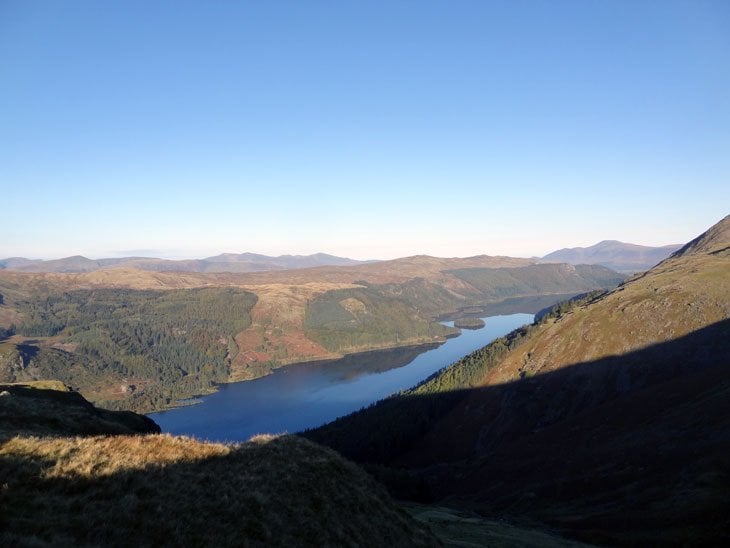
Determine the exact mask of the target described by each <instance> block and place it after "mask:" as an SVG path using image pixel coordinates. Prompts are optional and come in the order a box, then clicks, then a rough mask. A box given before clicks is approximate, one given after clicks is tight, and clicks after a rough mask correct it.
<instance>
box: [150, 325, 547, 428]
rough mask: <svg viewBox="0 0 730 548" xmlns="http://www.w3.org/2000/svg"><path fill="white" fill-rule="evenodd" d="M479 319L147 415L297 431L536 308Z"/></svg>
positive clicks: (420, 373)
mask: <svg viewBox="0 0 730 548" xmlns="http://www.w3.org/2000/svg"><path fill="white" fill-rule="evenodd" d="M483 319H484V321H485V324H486V325H485V326H484V327H482V328H481V329H475V330H467V329H464V330H462V333H461V335H459V336H458V337H455V338H452V339H448V340H447V341H446V342H445V343H443V344H441V345H439V346H435V345H430V346H417V347H408V348H398V349H394V350H383V351H377V352H367V353H363V354H354V355H350V356H346V357H344V358H342V359H339V360H328V361H321V362H309V363H302V364H296V365H290V366H287V367H283V368H281V369H277V370H275V371H274V373H272V374H271V375H269V376H267V377H263V378H260V379H256V380H253V381H246V382H239V383H233V384H225V385H221V386H220V390H219V391H218V392H216V393H215V394H211V395H209V396H203V397H201V398H200V400H201V403H199V404H197V405H190V406H187V407H180V408H177V409H170V410H168V411H161V412H159V413H151V414H150V415H149V416H150V417H151V418H152V419H153V420H154V421H155V422H156V423H157V424H159V425H160V427H161V428H162V431H163V432H169V433H172V434H184V435H189V436H195V437H196V438H200V439H207V440H212V441H244V440H247V439H248V438H250V437H251V436H253V435H255V434H261V433H266V432H270V433H280V432H292V433H293V432H299V431H301V430H304V429H305V428H312V427H315V426H319V425H321V424H324V423H326V422H329V421H331V420H333V419H336V418H337V417H340V416H342V415H346V414H348V413H351V412H352V411H356V410H357V409H360V408H361V407H364V406H367V405H370V404H371V403H373V402H375V401H377V400H380V399H382V398H384V397H386V396H388V395H390V394H393V393H395V392H398V391H400V390H404V389H406V388H410V387H412V386H414V385H416V384H418V383H419V382H420V381H422V380H423V379H425V378H426V377H428V376H429V375H431V374H432V373H434V372H436V371H438V370H439V369H441V368H442V367H445V366H447V365H449V364H451V363H453V362H455V361H457V360H459V359H460V358H462V357H463V356H465V355H467V354H469V353H470V352H473V351H474V350H476V349H477V348H480V347H482V346H484V345H486V344H488V343H490V342H491V341H492V340H494V339H495V338H497V337H501V336H502V335H505V334H507V333H509V332H510V331H512V330H513V329H515V328H517V327H519V326H521V325H524V324H526V323H530V322H532V319H533V315H532V314H510V315H504V316H489V317H486V318H483ZM446 325H453V323H450V322H446Z"/></svg>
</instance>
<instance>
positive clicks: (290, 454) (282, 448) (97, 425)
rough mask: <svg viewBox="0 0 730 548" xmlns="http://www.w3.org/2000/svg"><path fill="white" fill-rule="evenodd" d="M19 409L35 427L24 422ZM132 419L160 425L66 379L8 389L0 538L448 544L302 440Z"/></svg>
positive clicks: (0, 437) (3, 397)
mask: <svg viewBox="0 0 730 548" xmlns="http://www.w3.org/2000/svg"><path fill="white" fill-rule="evenodd" d="M54 388H61V389H62V390H61V391H57V390H55V389H54ZM23 418H25V419H26V421H25V422H28V423H32V424H35V425H38V428H26V427H23V428H21V429H20V430H19V429H18V428H17V423H20V422H23V420H22V419H23ZM135 421H137V422H138V423H140V424H142V423H144V424H146V425H148V427H147V428H146V429H147V430H151V429H153V428H152V427H154V426H156V425H154V423H152V421H150V420H149V419H146V418H145V417H140V416H135V415H134V414H133V413H112V412H107V411H103V410H100V409H96V408H94V407H93V406H91V405H90V404H89V403H88V402H86V401H85V400H83V398H81V397H80V396H79V395H78V394H74V393H69V392H67V391H65V389H63V385H59V384H58V383H55V384H54V383H52V382H49V383H46V385H45V386H43V385H38V384H36V385H35V386H32V387H30V386H26V387H18V386H2V387H0V462H2V466H0V485H2V492H1V493H0V543H1V544H2V545H4V546H27V545H33V546H38V545H52V546H128V545H129V544H130V542H131V543H133V544H134V545H136V546H182V545H185V546H189V545H206V546H405V545H409V546H439V545H441V543H440V542H439V540H438V539H437V538H436V537H434V536H433V535H432V534H431V533H430V532H429V530H428V528H427V526H425V525H423V523H422V522H420V521H417V520H415V519H413V518H411V517H410V516H409V514H408V513H406V512H405V511H403V510H402V509H400V508H399V507H398V506H397V505H396V504H395V503H394V502H393V501H392V500H391V499H390V497H389V496H388V495H387V493H386V492H385V490H384V489H383V488H382V487H381V486H380V485H378V484H377V483H376V482H375V481H373V480H372V478H370V477H369V476H368V475H367V474H365V473H364V472H363V471H362V470H360V469H359V468H358V467H357V466H355V465H354V464H352V463H350V462H348V461H345V460H344V459H342V458H341V457H339V456H338V455H337V454H336V453H335V452H333V451H331V450H328V449H325V448H323V447H320V446H317V445H315V444H313V443H311V442H308V441H306V440H304V439H302V438H297V437H294V436H284V437H271V436H269V437H263V436H259V437H257V438H253V439H252V440H251V441H249V442H247V443H243V444H238V445H221V444H210V443H203V442H199V441H196V440H193V439H189V438H179V437H172V436H160V435H123V434H124V433H127V434H128V433H129V432H132V431H134V430H135V428H130V427H129V425H130V424H133V423H134V422H135ZM140 430H145V429H144V428H141V429H140ZM37 434H43V436H44V437H36V435H37ZM99 434H104V435H99ZM70 436H75V437H70Z"/></svg>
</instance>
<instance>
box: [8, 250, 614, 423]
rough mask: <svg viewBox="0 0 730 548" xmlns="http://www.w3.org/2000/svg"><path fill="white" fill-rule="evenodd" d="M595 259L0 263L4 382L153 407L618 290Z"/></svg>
mask: <svg viewBox="0 0 730 548" xmlns="http://www.w3.org/2000/svg"><path fill="white" fill-rule="evenodd" d="M621 280H623V276H621V275H619V274H616V273H615V272H613V271H611V270H609V269H606V268H605V267H600V266H578V267H574V266H572V265H566V264H544V265H543V264H535V263H534V262H533V261H530V260H527V259H513V258H509V257H489V256H478V257H471V258H466V259H440V258H435V257H426V256H416V257H408V258H404V259H398V260H393V261H381V262H377V263H366V264H358V265H352V266H325V267H316V268H303V269H298V270H278V271H269V272H260V273H245V274H241V273H230V272H228V273H214V274H203V273H191V272H152V271H146V270H130V269H127V268H108V269H102V270H96V271H93V272H83V273H55V272H52V273H28V272H18V271H13V270H9V269H5V270H0V294H2V295H3V304H2V305H0V328H2V329H3V330H4V334H5V338H4V339H3V340H2V341H0V380H2V381H5V382H22V381H30V380H35V379H41V378H57V379H59V380H62V381H63V382H65V383H67V384H69V385H70V386H73V387H74V388H76V389H78V390H79V391H80V392H81V393H82V394H84V395H85V396H86V397H88V398H89V399H90V400H92V401H94V402H95V403H97V404H99V405H102V406H105V407H108V408H112V409H132V410H136V411H144V412H148V411H152V410H159V409H163V408H166V407H170V406H175V405H177V402H178V401H179V400H185V399H187V398H190V397H194V396H197V395H201V394H206V393H210V392H211V391H214V390H215V387H216V386H217V385H219V384H221V383H227V382H236V381H244V380H251V379H256V378H259V377H262V376H265V375H268V374H270V373H271V372H272V371H273V370H275V369H277V368H280V367H282V366H285V365H288V364H293V363H301V362H306V361H312V360H322V359H337V358H341V357H342V356H344V355H347V354H352V353H357V352H364V351H372V350H377V349H384V348H396V347H405V346H412V345H419V344H434V343H437V344H438V343H443V342H444V341H445V340H446V338H447V337H450V336H453V335H455V334H457V333H458V331H457V330H456V329H454V328H448V327H445V326H443V325H441V324H440V323H438V321H437V320H438V319H440V318H444V317H449V316H454V315H457V316H458V315H459V314H460V313H459V311H460V310H464V309H468V308H469V307H479V309H481V310H488V309H490V307H499V306H500V305H502V307H503V312H508V313H514V312H525V313H535V312H537V311H538V310H539V309H540V308H543V307H544V306H547V305H549V304H552V303H554V302H556V301H558V300H561V299H563V298H564V297H565V296H566V295H574V294H577V293H583V292H585V291H589V290H592V289H596V288H608V287H613V286H615V285H616V284H617V283H619V282H620V281H621Z"/></svg>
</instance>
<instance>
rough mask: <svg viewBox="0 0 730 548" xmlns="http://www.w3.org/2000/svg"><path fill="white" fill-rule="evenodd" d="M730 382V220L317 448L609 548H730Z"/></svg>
mask: <svg viewBox="0 0 730 548" xmlns="http://www.w3.org/2000/svg"><path fill="white" fill-rule="evenodd" d="M728 371H730V216H728V217H726V218H725V219H723V220H721V221H720V222H719V223H718V224H717V225H715V226H713V227H712V228H710V229H709V230H708V231H707V232H706V233H704V234H702V235H700V236H699V237H698V238H697V239H695V240H693V241H692V242H690V243H688V244H687V245H686V246H684V247H682V248H681V249H680V250H678V251H677V252H675V253H674V254H673V255H672V256H671V257H670V258H668V259H666V260H664V261H663V262H661V263H660V264H659V265H657V266H656V267H654V268H653V269H651V270H650V271H648V272H646V273H644V274H642V275H638V276H636V277H634V278H633V279H631V280H629V281H627V282H625V283H624V284H622V285H620V286H619V287H618V288H617V289H615V290H613V291H610V292H608V293H605V294H603V295H601V294H593V295H590V296H587V297H586V298H585V299H582V300H578V301H575V302H573V303H572V304H565V305H561V306H559V307H556V308H555V309H554V310H552V311H551V312H550V313H548V314H544V315H541V317H540V318H539V319H538V320H537V321H536V322H535V324H534V325H531V326H526V327H524V328H522V329H520V330H518V331H516V332H514V333H512V334H510V335H509V336H507V337H505V338H503V339H501V340H497V341H495V342H494V343H492V344H491V345H489V346H487V347H485V348H484V349H482V350H479V351H477V352H475V353H474V354H473V355H471V356H468V357H466V358H464V359H463V360H461V361H460V362H458V363H456V364H454V365H452V366H450V367H449V368H446V369H445V370H443V371H442V372H441V373H440V374H437V375H435V376H434V377H433V378H431V379H429V380H428V381H426V382H424V383H423V384H422V385H421V386H419V387H417V388H415V389H413V390H411V391H407V392H406V393H404V394H401V395H398V396H396V397H392V398H389V399H386V400H384V401H382V402H380V403H379V404H376V405H374V406H371V407H370V408H368V409H365V410H362V411H360V412H358V413H355V414H353V415H351V416H349V417H345V418H342V419H339V420H337V421H335V422H333V423H331V424H330V425H327V426H324V427H322V428H320V429H317V430H314V431H312V432H309V433H308V434H307V435H308V436H309V437H310V438H311V439H313V440H315V441H318V442H320V443H324V444H327V445H330V446H331V447H334V448H336V449H338V450H339V451H341V452H342V453H343V454H344V455H346V456H348V457H349V458H352V459H354V460H356V461H358V462H361V463H364V464H366V465H367V466H369V469H370V470H371V471H372V472H373V473H375V474H376V475H377V476H378V477H380V478H381V479H383V481H385V482H386V483H387V484H388V485H389V487H390V489H391V490H392V492H394V493H397V494H399V495H400V496H402V497H407V498H417V499H421V500H430V501H442V502H443V504H445V505H450V506H452V507H456V508H462V509H469V510H472V511H476V512H478V513H480V514H481V515H484V516H490V517H499V516H501V517H505V518H508V519H529V520H535V521H537V522H541V523H545V524H548V525H550V526H552V527H555V528H557V529H558V530H559V531H561V532H562V533H564V534H566V535H570V536H573V537H575V538H579V539H582V540H586V541H589V542H596V543H601V544H603V543H605V544H612V545H613V544H631V545H636V544H644V545H646V544H652V545H657V544H662V545H680V544H681V545H721V544H726V543H727V541H728V540H729V539H730V518H729V517H728V516H730V502H729V501H728V498H727V493H728V492H730V457H728V455H730V418H729V417H730V380H728V379H729V377H728ZM384 425H387V426H384Z"/></svg>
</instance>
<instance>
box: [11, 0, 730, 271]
mask: <svg viewBox="0 0 730 548" xmlns="http://www.w3.org/2000/svg"><path fill="white" fill-rule="evenodd" d="M729 26H730V5H728V4H727V3H726V2H720V1H707V2H696V3H687V2H680V1H667V2H662V3H654V2H626V1H619V2H610V3H596V2H590V3H572V2H555V3H544V2H536V1H535V2H533V1H528V2H524V3H520V4H519V5H515V4H512V3H509V2H470V1H464V2H458V3H456V4H448V5H446V4H444V5H439V4H431V3H419V4H414V3H405V2H395V3H393V2H387V3H386V2H374V3H368V4H367V5H359V6H358V5H333V4H331V3H328V2H308V3H306V5H304V4H301V3H296V2H276V3H267V4H247V3H245V4H220V5H210V4H196V3H188V2H182V3H178V2H175V3H172V2H156V3H154V4H150V3H147V2H134V1H132V2H125V3H123V4H118V5H101V4H98V3H95V2H88V1H73V2H65V3H63V4H58V3H53V2H34V3H28V2H20V1H12V0H11V1H8V2H3V3H2V5H0V119H1V120H2V121H3V122H2V130H0V188H1V189H2V195H3V203H4V204H5V207H4V208H3V215H2V217H0V230H1V231H2V234H3V237H2V239H1V240H0V257H14V256H24V257H29V258H44V259H52V258H60V257H67V256H73V255H78V254H81V255H84V256H88V257H94V258H100V257H120V256H129V255H136V256H158V257H161V258H169V259H183V258H193V257H206V256H211V255H215V254H218V253H223V252H233V253H240V252H242V251H250V252H256V253H260V254H265V255H271V256H278V255H283V254H301V255H308V254H312V253H318V252H322V253H328V254H331V255H336V256H340V257H350V258H352V259H357V260H371V259H392V258H396V257H404V256H412V255H418V254H427V255H432V256H438V257H468V256H474V255H481V254H487V255H508V256H515V257H535V256H543V255H545V254H546V253H548V252H550V251H553V250H556V249H560V248H565V247H584V246H589V245H592V244H594V243H595V242H598V241H601V240H606V239H611V240H620V241H623V242H631V243H634V244H640V245H648V246H661V245H668V244H673V243H676V242H683V241H687V240H689V239H691V238H692V237H694V236H695V235H696V234H698V233H700V232H702V230H704V229H705V228H706V227H707V226H710V225H712V224H713V223H715V222H717V221H718V219H721V218H722V217H723V216H724V215H725V214H726V213H727V212H726V207H727V204H728V203H730V185H728V184H727V182H728V180H729V179H730V155H728V154H727V144H728V142H730V103H728V101H727V97H728V96H730V34H728V32H727V28H728V27H729Z"/></svg>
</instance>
